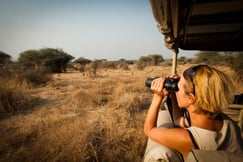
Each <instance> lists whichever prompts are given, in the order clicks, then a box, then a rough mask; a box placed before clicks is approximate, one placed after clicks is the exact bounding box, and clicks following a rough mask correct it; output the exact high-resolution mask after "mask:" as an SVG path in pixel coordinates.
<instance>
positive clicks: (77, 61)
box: [74, 57, 91, 65]
mask: <svg viewBox="0 0 243 162" xmlns="http://www.w3.org/2000/svg"><path fill="white" fill-rule="evenodd" d="M74 63H78V64H80V65H85V64H88V63H91V60H89V59H86V58H84V57H79V58H78V59H76V60H74Z"/></svg>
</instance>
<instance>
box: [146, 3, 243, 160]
mask: <svg viewBox="0 0 243 162" xmlns="http://www.w3.org/2000/svg"><path fill="white" fill-rule="evenodd" d="M150 4H151V7H152V12H153V15H154V18H155V20H156V22H157V27H158V29H159V31H160V32H161V33H162V35H163V36H164V43H165V46H166V47H167V48H168V49H170V50H171V51H172V53H173V63H172V74H175V73H176V66H177V64H176V63H177V55H178V53H179V49H183V50H200V51H243V0H150ZM239 103H241V104H239ZM230 109H231V110H236V111H237V113H236V114H237V116H233V115H232V114H231V113H230V112H231V111H229V112H226V113H228V115H229V116H230V117H231V118H232V119H233V120H234V121H235V122H237V123H238V125H239V126H240V128H241V131H243V105H242V102H240V101H237V102H235V104H232V105H231V106H230ZM209 152H210V151H209ZM221 153H222V152H221ZM221 153H219V154H218V155H216V156H218V157H220V159H221V158H222V160H221V161H223V160H227V159H225V154H221ZM206 155H208V156H211V155H210V153H207V154H205V156H206ZM212 155H213V154H212ZM221 155H222V156H221ZM192 156H194V157H193V159H194V160H195V161H196V159H197V158H200V157H195V155H192ZM229 156H231V155H229ZM228 158H231V157H228ZM232 158H233V161H235V160H234V157H232ZM220 159H219V160H220ZM211 160H212V159H211ZM240 161H243V159H240Z"/></svg>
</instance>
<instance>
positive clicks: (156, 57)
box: [149, 54, 164, 66]
mask: <svg viewBox="0 0 243 162" xmlns="http://www.w3.org/2000/svg"><path fill="white" fill-rule="evenodd" d="M149 57H150V58H151V60H152V65H155V66H157V65H159V64H160V63H161V62H162V61H164V58H163V56H162V55H160V54H152V55H149Z"/></svg>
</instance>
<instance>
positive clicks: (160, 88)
mask: <svg viewBox="0 0 243 162" xmlns="http://www.w3.org/2000/svg"><path fill="white" fill-rule="evenodd" d="M165 79H166V78H163V77H160V78H157V79H155V80H153V81H152V83H151V90H152V91H153V92H154V93H155V94H157V95H159V96H161V97H164V96H167V95H168V94H169V92H168V91H167V90H166V89H165V88H164V82H165Z"/></svg>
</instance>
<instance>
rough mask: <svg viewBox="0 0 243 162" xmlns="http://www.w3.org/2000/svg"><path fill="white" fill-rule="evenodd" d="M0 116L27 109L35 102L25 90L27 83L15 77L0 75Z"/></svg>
mask: <svg viewBox="0 0 243 162" xmlns="http://www.w3.org/2000/svg"><path fill="white" fill-rule="evenodd" d="M0 92H1V93H0V117H5V116H7V115H11V114H16V113H18V112H21V111H27V110H30V109H32V108H33V106H34V105H35V104H37V100H36V99H35V98H33V97H31V96H30V95H29V93H28V91H27V85H26V84H24V82H22V83H20V82H18V80H16V79H15V78H2V77H0Z"/></svg>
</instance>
